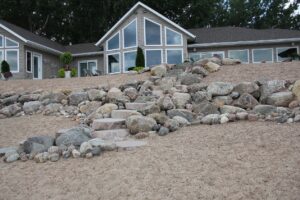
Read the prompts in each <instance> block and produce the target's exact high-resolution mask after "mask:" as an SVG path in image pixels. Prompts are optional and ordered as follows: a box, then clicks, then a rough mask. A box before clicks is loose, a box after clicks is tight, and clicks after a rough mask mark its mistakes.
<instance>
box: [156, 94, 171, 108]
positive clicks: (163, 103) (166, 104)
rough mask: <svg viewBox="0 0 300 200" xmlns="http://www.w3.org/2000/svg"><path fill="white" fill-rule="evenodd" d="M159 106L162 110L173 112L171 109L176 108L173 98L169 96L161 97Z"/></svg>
mask: <svg viewBox="0 0 300 200" xmlns="http://www.w3.org/2000/svg"><path fill="white" fill-rule="evenodd" d="M158 105H159V106H160V109H161V110H171V109H173V108H175V105H174V103H173V101H172V99H171V97H170V96H168V95H166V96H163V97H161V98H160V99H159V100H158Z"/></svg>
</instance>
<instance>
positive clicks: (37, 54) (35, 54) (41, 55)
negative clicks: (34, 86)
mask: <svg viewBox="0 0 300 200" xmlns="http://www.w3.org/2000/svg"><path fill="white" fill-rule="evenodd" d="M35 56H36V57H38V59H40V60H39V61H40V62H41V72H40V73H41V77H40V73H39V70H38V78H34V57H35ZM32 58H33V73H32V75H33V76H32V78H33V79H34V80H42V79H43V54H39V53H35V52H33V54H32Z"/></svg>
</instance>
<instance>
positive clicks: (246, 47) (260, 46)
mask: <svg viewBox="0 0 300 200" xmlns="http://www.w3.org/2000/svg"><path fill="white" fill-rule="evenodd" d="M280 47H295V48H297V49H298V53H300V42H288V43H278V44H257V45H239V46H227V47H205V48H188V52H189V55H190V54H193V53H203V52H215V51H223V52H224V54H225V57H226V58H227V57H229V51H230V50H249V63H253V62H252V60H253V55H252V50H253V49H269V48H271V49H273V62H277V51H276V48H280Z"/></svg>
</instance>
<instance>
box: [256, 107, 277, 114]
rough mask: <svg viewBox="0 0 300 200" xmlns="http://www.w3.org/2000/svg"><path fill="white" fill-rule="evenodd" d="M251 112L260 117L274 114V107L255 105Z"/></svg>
mask: <svg viewBox="0 0 300 200" xmlns="http://www.w3.org/2000/svg"><path fill="white" fill-rule="evenodd" d="M253 111H254V112H255V113H258V114H261V115H269V114H271V113H274V112H276V107H275V106H271V105H257V106H255V107H254V109H253Z"/></svg>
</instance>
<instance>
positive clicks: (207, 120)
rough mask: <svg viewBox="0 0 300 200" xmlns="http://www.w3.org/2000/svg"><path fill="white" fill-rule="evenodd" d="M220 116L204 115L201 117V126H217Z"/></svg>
mask: <svg viewBox="0 0 300 200" xmlns="http://www.w3.org/2000/svg"><path fill="white" fill-rule="evenodd" d="M220 119H221V117H220V115H218V114H210V115H206V116H205V117H203V118H202V119H201V122H202V123H203V124H208V125H212V124H219V123H220Z"/></svg>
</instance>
